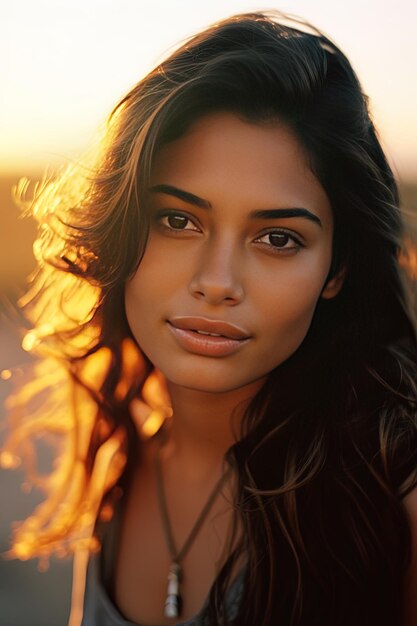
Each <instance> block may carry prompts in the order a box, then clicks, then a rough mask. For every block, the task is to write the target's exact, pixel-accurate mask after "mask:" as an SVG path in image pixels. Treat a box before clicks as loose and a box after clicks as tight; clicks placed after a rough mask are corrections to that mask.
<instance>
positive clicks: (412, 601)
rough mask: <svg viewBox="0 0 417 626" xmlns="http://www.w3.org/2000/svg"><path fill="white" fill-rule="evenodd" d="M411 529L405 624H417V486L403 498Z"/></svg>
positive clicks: (413, 625) (406, 625)
mask: <svg viewBox="0 0 417 626" xmlns="http://www.w3.org/2000/svg"><path fill="white" fill-rule="evenodd" d="M403 505H404V508H405V511H406V513H407V517H408V521H409V525H410V531H411V561H410V565H409V568H408V570H407V573H406V580H405V615H406V618H405V622H404V626H416V624H417V594H416V589H417V487H414V489H413V490H412V491H410V493H409V494H407V495H406V496H405V498H404V499H403Z"/></svg>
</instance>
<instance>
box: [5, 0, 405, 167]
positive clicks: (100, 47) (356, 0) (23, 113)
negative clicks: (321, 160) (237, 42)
mask: <svg viewBox="0 0 417 626" xmlns="http://www.w3.org/2000/svg"><path fill="white" fill-rule="evenodd" d="M387 7H388V8H387ZM416 7H417V3H415V2H414V1H413V0H397V1H396V2H387V3H385V4H382V2H380V0H350V1H349V2H337V1H335V0H292V1H289V0H283V1H282V2H280V3H279V4H278V3H276V4H275V3H274V4H265V3H264V2H257V1H252V2H244V1H243V0H206V1H204V2H199V1H198V0H182V1H181V0H176V1H172V2H171V1H169V0H153V1H152V2H147V1H145V0H36V1H33V0H13V2H12V1H11V0H9V2H7V1H6V0H3V2H2V8H1V11H0V80H1V91H0V137H1V141H0V173H1V172H3V173H8V172H17V173H19V174H20V173H21V174H25V173H26V171H29V170H33V169H38V168H39V167H43V166H44V165H46V164H48V163H49V164H51V165H54V164H55V163H57V162H59V161H61V160H65V159H71V158H74V157H76V156H77V155H78V154H79V153H80V152H81V151H82V150H84V149H85V148H86V147H87V146H88V145H89V144H90V143H91V142H92V141H93V139H94V137H95V136H96V134H97V132H98V129H99V127H100V124H101V123H102V122H103V121H104V119H105V117H106V116H107V114H108V113H109V111H110V110H111V108H112V107H113V106H114V105H115V104H116V102H117V101H118V100H119V98H120V97H121V96H122V95H123V94H124V93H125V92H126V91H127V90H128V89H129V88H130V86H132V85H133V84H134V83H135V82H137V80H139V79H140V78H141V77H142V76H143V75H144V74H145V73H146V72H147V71H148V70H149V69H151V68H152V67H153V66H154V65H155V64H156V63H157V62H158V61H160V60H161V59H162V58H163V57H164V55H165V54H166V53H167V52H169V51H170V50H172V49H173V47H175V45H176V44H177V43H179V42H180V40H181V39H184V38H186V37H187V36H190V35H192V34H193V33H194V32H195V31H197V30H199V29H200V28H202V27H204V26H206V25H208V24H210V23H212V22H214V21H217V20H219V19H222V18H224V17H227V16H229V15H232V14H234V13H238V12H243V11H248V10H252V9H258V10H259V9H268V8H278V9H280V10H283V11H286V12H290V13H293V14H297V15H300V16H302V17H305V18H307V19H309V20H310V21H311V22H312V23H314V24H315V25H316V26H318V27H319V28H321V29H322V30H324V31H325V32H326V33H327V34H328V35H330V37H331V38H332V39H334V40H335V41H336V42H337V43H338V44H339V45H340V46H341V48H342V49H343V50H344V52H346V54H347V56H348V57H349V58H350V60H351V61H352V63H353V65H354V67H355V69H356V71H357V73H358V74H359V77H360V79H361V81H362V83H363V85H364V89H365V91H366V93H368V95H369V96H370V98H371V105H372V110H373V114H374V118H375V120H376V123H377V126H378V128H379V129H380V134H381V136H382V139H383V143H384V146H385V148H386V150H387V152H388V155H389V158H390V160H391V163H392V164H393V166H394V168H395V170H396V172H397V174H398V175H399V176H400V177H401V178H404V179H410V178H415V179H417V115H416V109H417V76H416V75H417V70H416V66H417V37H416V35H415V28H416V24H417V8H416Z"/></svg>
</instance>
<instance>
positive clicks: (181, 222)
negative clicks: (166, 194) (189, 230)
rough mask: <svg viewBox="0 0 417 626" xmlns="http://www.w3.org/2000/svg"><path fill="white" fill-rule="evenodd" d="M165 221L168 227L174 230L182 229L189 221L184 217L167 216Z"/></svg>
mask: <svg viewBox="0 0 417 626" xmlns="http://www.w3.org/2000/svg"><path fill="white" fill-rule="evenodd" d="M166 220H167V222H168V225H169V226H170V227H171V228H174V229H175V230H182V229H184V228H185V227H186V226H187V222H188V221H189V219H188V217H185V216H184V215H167V216H166Z"/></svg>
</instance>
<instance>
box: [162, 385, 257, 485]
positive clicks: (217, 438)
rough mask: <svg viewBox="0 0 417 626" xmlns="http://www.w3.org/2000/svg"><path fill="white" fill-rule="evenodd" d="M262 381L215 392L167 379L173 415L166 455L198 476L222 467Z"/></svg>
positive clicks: (185, 469)
mask: <svg viewBox="0 0 417 626" xmlns="http://www.w3.org/2000/svg"><path fill="white" fill-rule="evenodd" d="M262 383H263V381H255V382H254V383H252V384H251V385H248V386H246V387H245V388H243V389H237V390H233V391H229V392H225V393H217V394H215V393H208V392H207V393H206V392H201V391H197V390H193V389H187V388H184V387H178V386H176V385H173V384H171V383H170V382H167V387H168V392H169V395H170V398H171V404H172V408H173V418H172V422H171V424H170V428H169V435H168V441H167V446H166V456H167V457H168V458H171V460H174V459H175V463H176V464H178V466H180V465H181V466H182V467H183V469H184V471H187V468H192V472H193V474H194V475H195V476H196V478H197V476H198V475H200V476H201V477H202V476H204V474H212V473H213V470H214V468H216V467H217V468H219V470H220V467H221V465H222V461H223V457H224V455H225V453H226V452H227V450H228V449H229V448H230V446H232V445H233V444H234V443H235V442H236V441H237V439H238V438H239V435H240V426H241V421H242V417H243V414H244V411H245V409H246V408H247V406H248V404H249V402H250V400H251V399H252V398H253V396H254V395H255V394H256V392H257V391H258V390H259V388H260V387H261V386H262ZM167 460H168V459H167ZM219 470H218V471H219Z"/></svg>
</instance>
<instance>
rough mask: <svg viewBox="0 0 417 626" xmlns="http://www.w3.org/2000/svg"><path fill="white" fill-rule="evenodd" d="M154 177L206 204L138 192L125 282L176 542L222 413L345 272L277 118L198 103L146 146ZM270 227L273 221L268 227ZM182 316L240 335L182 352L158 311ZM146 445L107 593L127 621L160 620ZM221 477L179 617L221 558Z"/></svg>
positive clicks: (207, 469) (221, 438) (157, 531)
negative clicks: (133, 252)
mask: <svg viewBox="0 0 417 626" xmlns="http://www.w3.org/2000/svg"><path fill="white" fill-rule="evenodd" d="M160 185H170V186H172V187H175V188H176V189H181V190H185V191H186V192H188V193H192V194H194V195H195V196H197V197H199V198H200V199H203V200H204V201H205V203H206V204H207V203H210V205H211V208H210V209H208V208H202V207H198V206H196V205H195V203H194V202H190V201H186V200H185V199H184V198H182V199H181V198H179V197H177V193H174V194H173V193H172V190H171V191H170V192H169V193H167V191H166V188H165V191H164V192H162V191H161V190H160V187H159V188H158V189H159V190H158V191H155V190H153V191H149V197H148V209H149V210H150V211H151V212H152V216H153V217H152V226H151V231H150V235H149V240H148V245H147V248H146V251H145V254H144V257H143V259H142V261H141V264H140V266H139V268H138V270H137V272H136V274H135V275H134V276H133V278H132V279H131V280H130V281H129V282H128V284H127V285H126V292H125V304H126V314H127V319H128V321H129V324H130V327H131V330H132V333H133V335H134V337H135V338H136V340H137V342H138V344H139V345H140V347H141V349H142V350H143V351H144V352H145V353H146V354H147V356H148V357H149V359H150V360H151V361H152V362H153V363H154V365H155V366H156V367H157V368H158V369H159V370H160V371H161V372H162V374H163V376H164V377H165V380H166V384H167V388H168V392H169V395H170V399H171V402H172V407H173V413H174V417H173V419H172V420H171V425H170V429H169V431H168V438H167V443H166V444H165V445H164V446H163V448H162V454H161V465H162V470H163V475H164V484H165V492H166V494H167V503H168V510H169V514H170V519H171V525H172V528H173V530H174V536H175V537H176V541H177V545H178V546H181V545H182V543H183V542H184V541H185V538H186V537H187V536H188V533H189V532H190V529H191V527H192V526H193V524H194V522H195V520H196V518H197V516H198V514H199V512H200V510H201V508H202V507H203V506H204V503H205V501H206V499H207V496H208V494H209V492H210V491H211V489H212V487H213V485H214V484H215V483H216V481H217V480H218V477H219V476H220V474H221V472H222V460H223V456H224V453H225V451H226V450H227V448H228V447H229V446H230V445H231V444H232V443H233V441H234V434H233V427H232V426H233V425H232V419H231V415H232V413H233V412H234V417H235V419H236V420H237V422H238V421H239V419H240V416H241V414H242V410H243V408H244V407H245V406H246V404H247V402H248V401H249V400H250V399H251V398H252V397H253V395H254V393H256V391H257V390H258V389H259V388H260V387H261V385H262V384H263V382H264V381H265V379H266V377H267V375H268V373H269V372H270V371H271V370H272V369H273V368H275V367H277V366H279V365H280V364H281V363H283V362H284V361H285V360H286V359H288V357H289V356H291V355H292V354H293V353H294V351H295V350H297V348H298V347H299V346H300V344H301V343H302V341H303V339H304V337H305V336H306V334H307V332H308V329H309V326H310V323H311V319H312V317H313V314H314V310H315V307H316V305H317V302H318V300H319V298H332V297H334V296H335V295H336V294H337V293H338V291H339V289H340V288H341V285H342V282H343V277H342V275H338V276H336V277H334V278H333V279H332V280H330V281H327V276H328V272H329V268H330V263H331V256H332V235H333V218H332V211H331V207H330V204H329V201H328V198H327V196H326V193H325V191H324V189H323V188H322V187H321V185H320V183H319V182H318V181H317V179H316V178H315V177H314V175H313V174H312V172H311V171H310V169H309V167H308V162H307V159H306V156H305V154H304V153H303V150H302V147H301V145H300V144H299V142H298V141H297V139H296V138H295V137H294V135H293V134H292V133H291V132H290V131H289V130H288V129H287V128H286V127H284V126H283V125H280V124H278V123H274V124H268V125H266V124H264V125H257V124H252V123H248V122H247V121H244V120H242V119H240V118H238V117H237V116H236V115H233V114H231V113H226V112H218V113H215V114H210V115H208V116H206V117H204V118H202V119H200V120H198V121H196V122H195V123H194V124H193V125H192V126H191V128H190V129H189V131H188V132H187V133H186V135H185V136H183V137H182V138H180V139H178V140H176V141H174V142H172V143H170V144H168V145H166V146H165V147H163V148H162V149H161V150H160V152H159V153H158V154H157V156H156V161H155V164H154V168H153V173H152V181H151V188H153V189H154V188H155V186H160ZM288 208H302V209H303V210H304V212H306V211H308V212H309V215H310V218H307V217H306V216H305V215H304V216H292V217H282V215H281V214H280V215H279V216H275V217H274V218H273V219H271V218H266V217H260V216H259V215H258V216H257V217H256V218H254V217H253V215H252V214H253V212H254V211H257V210H260V209H263V210H272V209H288ZM167 211H170V212H171V217H170V218H168V217H167V213H166V212H167ZM172 213H175V215H172ZM271 232H275V233H277V232H279V233H281V234H276V235H275V239H274V238H272V239H271V236H270V233H271ZM184 315H187V316H190V315H191V316H200V317H204V318H209V319H214V320H222V321H227V322H230V323H233V324H235V325H237V326H239V327H240V328H242V329H244V330H245V332H246V333H247V335H249V336H250V339H249V340H248V341H246V342H245V343H244V344H242V346H241V347H240V348H239V350H238V351H237V352H236V353H234V354H230V355H227V356H222V357H213V356H207V355H200V354H193V353H191V352H189V351H188V350H186V349H184V347H182V346H180V345H179V344H178V342H177V341H176V339H175V337H173V335H172V332H171V331H170V328H169V325H168V323H167V320H169V319H172V318H173V317H176V316H184ZM235 425H236V424H235ZM237 425H238V424H237ZM154 445H155V444H154V442H152V441H151V442H149V444H148V445H147V447H146V446H145V454H144V456H143V458H142V460H141V464H140V466H138V468H137V471H136V473H135V475H134V478H133V483H132V487H131V489H130V493H129V497H128V500H127V504H126V507H125V511H124V516H123V524H122V529H121V535H120V546H119V555H118V560H117V566H116V570H115V590H114V596H115V599H116V602H117V604H118V606H119V607H120V608H121V610H122V612H123V613H124V614H125V615H126V616H127V617H129V618H130V619H131V620H132V621H135V622H140V623H149V624H156V623H167V624H169V623H173V620H167V619H166V618H164V617H163V613H162V611H163V604H164V599H165V593H166V575H167V569H168V565H169V556H168V554H167V548H166V545H165V538H164V532H163V528H162V525H161V519H160V513H159V509H158V503H157V500H156V495H155V494H156V485H155V473H154V469H153V458H154V454H155V450H154ZM233 480H234V479H233V477H232V479H231V480H230V482H229V483H228V485H227V486H226V488H225V491H224V494H223V496H221V497H219V498H218V499H217V501H216V503H215V505H214V507H213V510H212V512H211V514H210V516H209V517H208V518H207V520H206V523H205V524H204V526H203V527H202V529H201V530H200V532H199V534H198V536H197V539H196V541H195V543H194V544H193V547H192V549H191V550H190V551H189V553H188V554H187V556H186V557H185V559H184V562H183V566H184V571H185V572H186V575H185V578H184V583H183V585H182V589H183V597H184V611H183V614H182V618H188V617H190V616H191V615H193V614H194V613H195V612H196V611H198V610H199V609H200V608H201V606H202V604H203V602H204V600H205V598H206V597H207V594H208V591H209V588H210V586H211V584H212V582H213V580H214V578H215V576H216V572H217V571H218V568H219V565H220V564H221V563H222V562H223V559H224V554H223V550H224V548H225V541H226V535H227V530H228V528H229V527H230V521H231V514H232V509H231V507H230V504H229V502H230V501H231V500H232V498H233V496H232V493H233ZM138 589H140V590H141V593H140V594H138Z"/></svg>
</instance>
